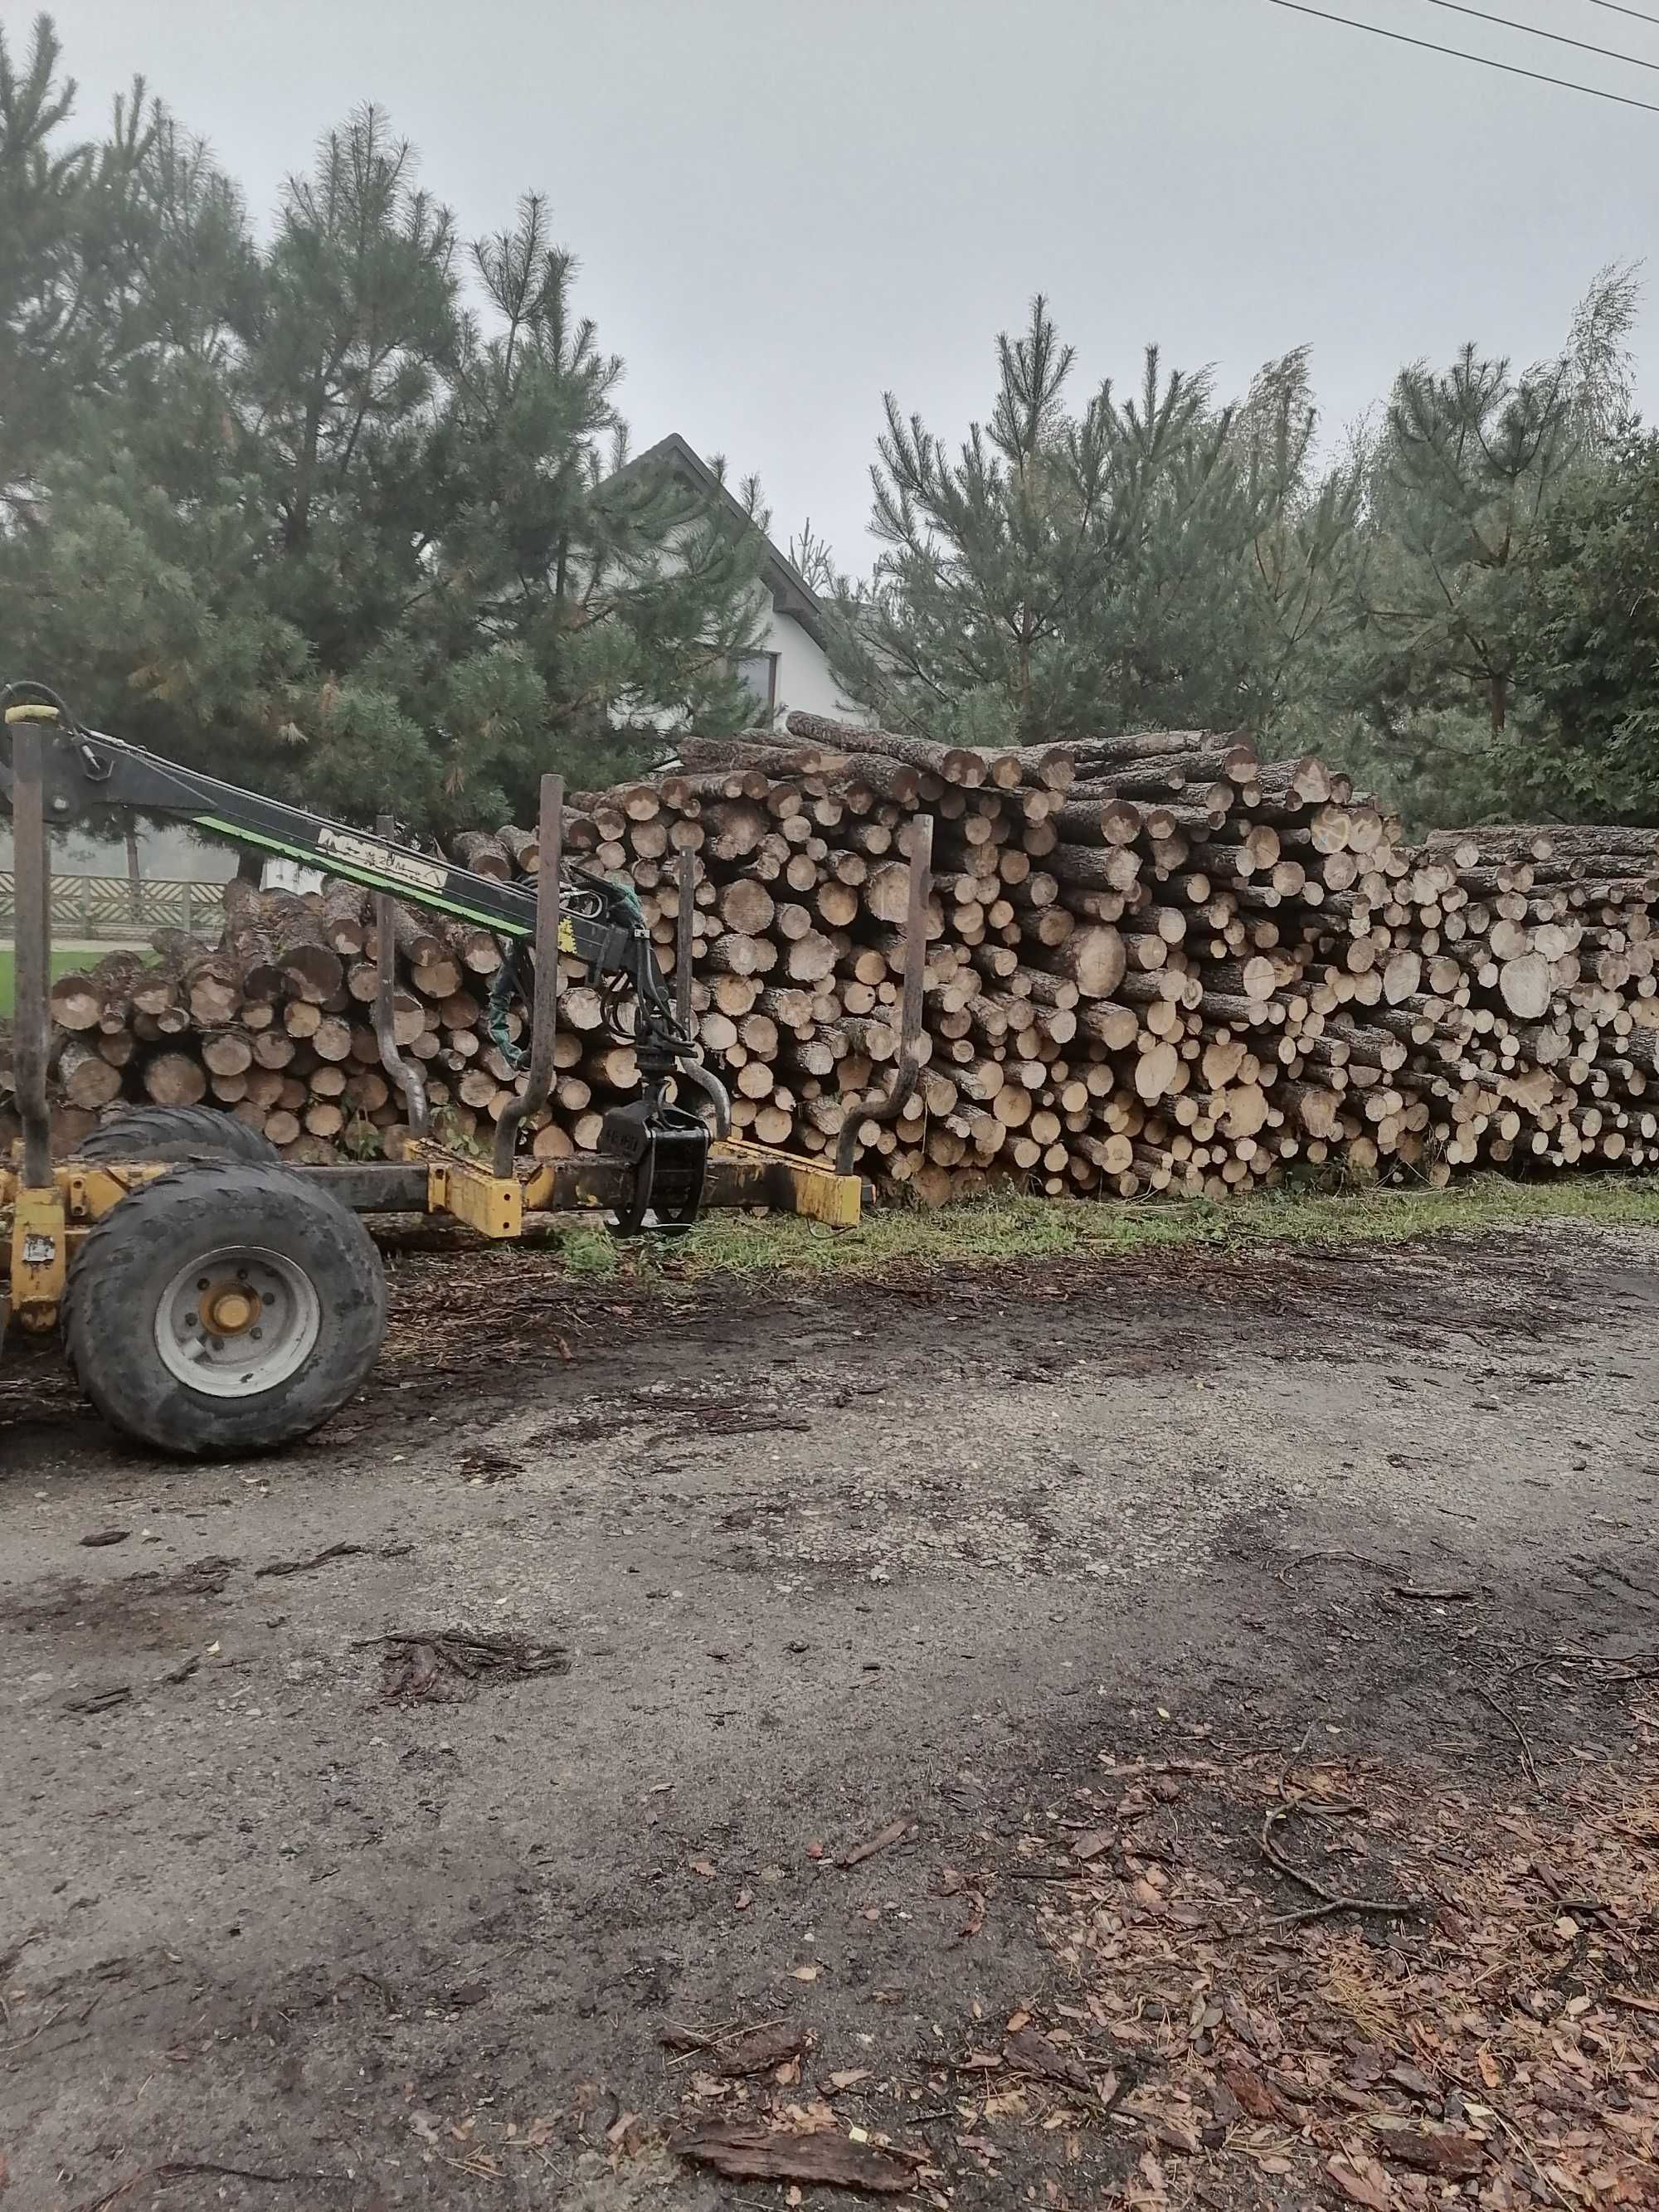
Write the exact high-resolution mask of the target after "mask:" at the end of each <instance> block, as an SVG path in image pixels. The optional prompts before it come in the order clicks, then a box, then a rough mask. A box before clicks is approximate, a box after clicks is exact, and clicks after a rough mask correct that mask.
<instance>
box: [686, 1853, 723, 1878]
mask: <svg viewBox="0 0 1659 2212" xmlns="http://www.w3.org/2000/svg"><path fill="white" fill-rule="evenodd" d="M690 1868H691V1871H692V1873H693V1874H700V1875H702V1878H703V1880H704V1881H713V1880H714V1876H715V1875H717V1874H718V1873H719V1872H720V1869H719V1868H718V1867H717V1866H716V1865H715V1864H714V1860H713V1859H703V1858H697V1859H692V1860H691V1861H690Z"/></svg>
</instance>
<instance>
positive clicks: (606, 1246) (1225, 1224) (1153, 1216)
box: [558, 1176, 1659, 1282]
mask: <svg viewBox="0 0 1659 2212" xmlns="http://www.w3.org/2000/svg"><path fill="white" fill-rule="evenodd" d="M1564 1220H1573V1221H1586V1222H1591V1223H1595V1224H1598V1225H1602V1226H1607V1227H1620V1228H1627V1227H1638V1228H1659V1178H1656V1177H1651V1176H1642V1177H1639V1178H1615V1177H1614V1176H1575V1177H1571V1178H1566V1179H1561V1180H1557V1181H1554V1182H1537V1183H1522V1182H1509V1181H1507V1180H1506V1179H1505V1178H1504V1177H1503V1176H1475V1177H1474V1178H1472V1179H1471V1180H1470V1181H1468V1182H1462V1183H1460V1184H1458V1185H1456V1186H1455V1188H1451V1189H1449V1190H1428V1189H1419V1190H1401V1191H1380V1190H1372V1191H1359V1192H1346V1193H1343V1194H1340V1195H1333V1196H1324V1195H1320V1194H1313V1193H1298V1192H1291V1191H1284V1192H1281V1191H1269V1192H1264V1193H1263V1194H1261V1195H1260V1196H1256V1197H1251V1198H1240V1199H1235V1200H1231V1202H1227V1203H1219V1202H1217V1201H1215V1200H1209V1199H1192V1200H1161V1199H1152V1200H1141V1201H1134V1202H1130V1203H1123V1202H1121V1201H1112V1200H1103V1201H1100V1202H1098V1203H1097V1202H1094V1201H1091V1200H1070V1199H1042V1198H1025V1197H1021V1196H1017V1195H1012V1194H1006V1195H1000V1196H994V1197H990V1198H983V1199H975V1200H971V1201H969V1202H968V1203H965V1204H963V1205H961V1206H943V1207H940V1208H939V1209H938V1210H937V1211H936V1212H925V1211H923V1210H922V1209H921V1208H920V1207H909V1206H892V1207H888V1208H884V1209H882V1210H880V1211H878V1212H872V1213H870V1214H869V1215H867V1216H866V1218H865V1219H864V1220H863V1221H862V1222H861V1223H860V1225H859V1226H858V1227H857V1228H856V1229H823V1228H820V1227H818V1226H817V1225H816V1224H814V1223H812V1222H807V1221H799V1220H796V1219H793V1218H790V1217H787V1216H786V1217H780V1218H771V1219H766V1220H760V1219H756V1218H752V1217H750V1216H749V1215H747V1214H741V1213H729V1214H719V1213H711V1214H708V1215H707V1216H705V1218H703V1220H702V1222H700V1223H699V1225H697V1227H696V1229H694V1230H693V1231H691V1232H690V1235H689V1236H686V1237H678V1238H675V1239H673V1240H671V1241H670V1240H667V1239H659V1238H647V1239H643V1240H641V1242H640V1243H637V1244H635V1245H624V1244H619V1243H616V1242H615V1241H614V1240H613V1239H612V1238H611V1237H610V1236H609V1235H607V1233H606V1232H605V1231H604V1230H603V1229H602V1228H600V1227H599V1226H598V1225H593V1226H592V1227H590V1226H589V1225H587V1224H586V1223H585V1222H584V1223H582V1224H580V1225H578V1226H574V1227H572V1228H569V1229H567V1230H565V1231H563V1232H562V1234H561V1236H560V1237H559V1240H558V1249H559V1250H560V1252H561V1254H562V1256H563V1259H564V1261H565V1264H566V1265H567V1267H568V1268H569V1269H570V1271H571V1273H573V1274H581V1275H586V1276H606V1275H618V1274H622V1275H627V1276H629V1277H634V1278H637V1279H653V1278H656V1279H667V1280H670V1281H679V1282H684V1281H687V1280H696V1279H701V1278H705V1277H708V1276H710V1275H716V1274H732V1275H743V1276H768V1275H771V1276H797V1277H800V1276H814V1275H818V1276H823V1275H838V1276H844V1275H850V1276H858V1275H878V1274H881V1273H884V1272H885V1271H887V1270H888V1269H890V1268H895V1267H904V1268H906V1269H915V1268H917V1267H921V1268H924V1269H926V1268H928V1267H959V1266H963V1265H970V1266H971V1265H974V1264H976V1263H977V1264H982V1265H995V1264H996V1263H998V1262H1000V1261H1020V1260H1068V1259H1077V1260H1087V1259H1099V1258H1115V1257H1116V1258H1129V1257H1132V1256H1133V1255H1135V1254H1136V1253H1138V1252H1145V1251H1152V1250H1158V1249H1166V1248H1169V1247H1176V1246H1188V1247H1194V1248H1199V1249H1211V1250H1218V1251H1225V1252H1245V1251H1249V1250H1250V1249H1254V1248H1256V1247H1259V1246H1265V1245H1273V1244H1303V1245H1322V1246H1330V1245H1341V1244H1364V1243H1372V1244H1403V1243H1408V1242H1410V1241H1412V1240H1413V1239H1416V1238H1419V1237H1434V1236H1443V1235H1445V1234H1446V1233H1448V1232H1449V1231H1462V1232H1464V1233H1465V1234H1468V1233H1473V1232H1474V1231H1482V1230H1493V1229H1509V1228H1516V1227H1522V1226H1524V1225H1527V1224H1529V1223H1534V1222H1547V1221H1564Z"/></svg>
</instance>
